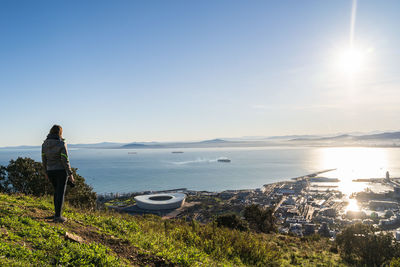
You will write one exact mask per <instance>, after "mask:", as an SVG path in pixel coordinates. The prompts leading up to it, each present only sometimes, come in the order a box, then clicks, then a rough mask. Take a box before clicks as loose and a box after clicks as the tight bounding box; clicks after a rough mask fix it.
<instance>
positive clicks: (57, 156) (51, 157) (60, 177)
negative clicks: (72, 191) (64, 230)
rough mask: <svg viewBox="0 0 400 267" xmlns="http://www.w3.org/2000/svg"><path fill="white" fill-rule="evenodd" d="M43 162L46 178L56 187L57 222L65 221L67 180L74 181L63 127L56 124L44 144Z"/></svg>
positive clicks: (55, 206)
mask: <svg viewBox="0 0 400 267" xmlns="http://www.w3.org/2000/svg"><path fill="white" fill-rule="evenodd" d="M42 163H43V168H44V170H45V175H46V178H48V179H49V180H50V182H51V183H52V184H53V187H54V210H55V216H54V221H55V222H65V221H66V220H67V219H66V218H64V217H62V216H61V210H62V206H63V204H64V194H65V189H66V186H67V181H68V179H70V181H71V182H72V183H73V182H74V177H73V175H72V170H71V166H70V164H69V159H68V151H67V145H66V144H65V142H64V139H63V138H62V127H61V126H59V125H54V126H53V127H52V128H51V129H50V133H49V134H48V135H47V139H46V140H45V141H44V142H43V145H42Z"/></svg>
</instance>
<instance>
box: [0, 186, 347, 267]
mask: <svg viewBox="0 0 400 267" xmlns="http://www.w3.org/2000/svg"><path fill="white" fill-rule="evenodd" d="M52 209H53V206H52V203H51V199H50V198H49V197H45V198H35V197H30V196H23V195H6V194H0V265H12V266H30V265H41V266H46V265H62V266H65V265H71V266H88V265H89V266H90V265H91V266H123V265H146V264H152V263H154V262H156V261H160V260H161V261H163V262H166V263H172V264H176V265H183V266H199V265H202V266H243V265H249V266H293V265H299V266H340V265H343V264H341V261H340V258H339V256H338V255H337V254H334V253H331V252H330V251H329V248H330V246H331V244H330V243H329V241H328V240H326V239H321V240H311V239H307V240H301V239H299V238H297V237H290V236H283V235H277V234H269V235H266V234H257V233H251V232H240V231H235V230H230V229H226V228H219V227H216V225H215V224H212V223H211V224H206V225H201V224H198V223H196V222H194V223H187V222H184V221H183V220H168V221H164V220H162V219H161V218H160V217H158V216H152V215H151V216H149V215H147V216H130V215H127V214H119V213H115V212H112V211H108V212H104V211H95V212H85V211H83V210H78V209H74V208H71V207H68V206H67V207H66V208H65V211H64V215H65V216H66V217H67V218H69V221H68V222H67V223H65V224H54V223H51V222H49V221H48V220H46V219H44V217H46V216H49V215H51V214H52ZM65 232H71V233H75V234H77V235H80V236H82V237H83V238H84V239H85V240H86V242H85V243H82V244H79V243H76V242H72V241H69V240H66V239H65V238H64V236H65ZM138 256H140V257H138ZM135 257H136V258H135ZM138 258H140V259H143V258H145V260H138Z"/></svg>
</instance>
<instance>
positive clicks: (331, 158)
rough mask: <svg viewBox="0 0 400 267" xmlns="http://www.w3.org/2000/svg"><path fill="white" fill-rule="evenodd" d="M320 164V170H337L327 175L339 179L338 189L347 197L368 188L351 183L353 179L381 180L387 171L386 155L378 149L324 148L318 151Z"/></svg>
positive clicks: (363, 184) (364, 184) (382, 150)
mask: <svg viewBox="0 0 400 267" xmlns="http://www.w3.org/2000/svg"><path fill="white" fill-rule="evenodd" d="M320 162H321V169H331V168H336V169H337V170H336V171H333V172H329V173H327V175H328V176H333V177H335V178H339V179H340V182H339V183H338V184H337V185H338V189H339V190H341V191H342V192H343V193H344V194H347V195H350V194H351V193H353V192H360V191H363V190H364V189H365V188H366V187H367V186H368V185H367V184H366V183H360V182H353V180H354V179H358V178H383V177H384V176H385V173H386V170H387V169H388V159H387V154H386V152H385V150H384V149H380V148H361V147H354V148H353V147H346V148H324V149H321V151H320Z"/></svg>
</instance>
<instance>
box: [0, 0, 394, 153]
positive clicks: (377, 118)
mask: <svg viewBox="0 0 400 267" xmlns="http://www.w3.org/2000/svg"><path fill="white" fill-rule="evenodd" d="M399 13H400V4H399V3H398V1H394V0H393V1H385V2H377V1H372V0H360V1H350V0H339V1H317V0H313V1H311V0H308V1H289V0H287V1H278V2H270V1H251V2H248V1H228V0H221V1H217V2H216V1H190V2H183V1H175V0H171V1H152V2H141V1H117V2H109V1H95V2H94V1H93V2H92V1H85V2H80V1H58V2H53V1H44V0H42V1H34V2H28V1H25V2H23V4H21V2H18V1H1V2H0V26H1V27H0V33H1V35H2V42H0V58H1V61H0V92H1V100H2V101H1V105H0V112H1V114H2V126H1V130H0V147H5V146H18V145H38V144H41V142H42V141H43V140H44V139H45V137H46V135H47V133H48V131H49V129H50V127H51V126H52V125H53V124H60V125H62V126H63V128H64V137H65V138H66V139H67V142H68V143H70V144H79V143H80V144H82V143H98V142H104V141H110V142H121V143H128V142H134V141H136V142H145V141H146V142H149V141H150V142H151V141H157V142H165V141H171V142H176V141H189V140H193V141H195V140H209V139H215V138H227V137H228V138H235V137H241V136H282V135H293V134H295V135H314V134H316V135H326V134H332V133H340V132H342V133H346V132H372V131H382V132H383V131H395V130H396V129H398V126H397V125H399V123H400V116H399V114H400V105H399V104H398V99H400V90H399V87H400V78H399V77H400V52H399V49H398V47H400V28H399V27H398V25H399V22H400V19H399V17H398V14H399ZM391 129H393V130H391Z"/></svg>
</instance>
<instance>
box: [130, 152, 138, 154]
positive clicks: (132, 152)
mask: <svg viewBox="0 0 400 267" xmlns="http://www.w3.org/2000/svg"><path fill="white" fill-rule="evenodd" d="M128 154H137V152H128Z"/></svg>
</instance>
